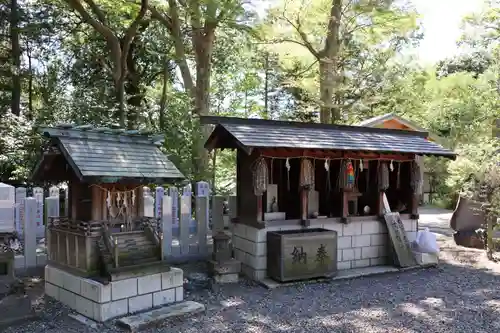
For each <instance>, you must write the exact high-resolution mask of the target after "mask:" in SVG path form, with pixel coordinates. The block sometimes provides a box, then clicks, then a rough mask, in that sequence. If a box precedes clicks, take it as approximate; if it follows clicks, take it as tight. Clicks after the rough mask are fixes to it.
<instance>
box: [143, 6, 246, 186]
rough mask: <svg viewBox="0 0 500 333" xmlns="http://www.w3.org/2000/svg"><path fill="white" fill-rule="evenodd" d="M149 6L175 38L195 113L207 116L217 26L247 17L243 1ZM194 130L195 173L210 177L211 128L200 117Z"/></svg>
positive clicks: (200, 176)
mask: <svg viewBox="0 0 500 333" xmlns="http://www.w3.org/2000/svg"><path fill="white" fill-rule="evenodd" d="M149 8H150V10H151V14H152V17H153V18H154V19H156V20H158V21H159V22H161V23H162V24H163V25H164V26H165V27H166V28H167V29H168V31H169V34H170V37H171V38H172V40H173V43H174V50H175V58H174V60H175V62H176V64H177V66H178V67H179V70H180V72H181V76H182V81H183V84H184V89H185V91H186V93H187V94H188V95H189V96H190V97H191V99H192V104H193V111H192V115H193V116H195V117H197V116H204V115H208V114H209V112H210V78H211V74H212V54H213V49H214V43H215V33H216V29H217V27H218V26H219V25H220V24H222V23H224V24H228V25H231V26H237V25H238V24H239V23H240V22H239V20H242V19H244V18H243V17H242V15H243V14H244V12H245V11H244V9H243V7H242V3H241V2H240V1H238V0H225V1H222V0H221V1H219V0H210V1H200V0H189V1H179V0H168V6H166V7H161V6H159V5H156V6H154V5H151V6H149ZM186 41H190V43H186ZM190 50H192V51H193V54H194V60H195V64H194V68H195V75H194V76H193V73H192V72H191V69H190V66H189V56H190ZM192 130H193V143H192V158H193V174H194V176H195V178H196V179H203V178H206V176H207V170H208V162H209V161H208V154H207V152H206V150H205V149H204V147H203V141H204V140H203V139H204V138H206V137H207V136H208V128H207V127H206V126H200V125H199V124H198V122H197V120H196V119H193V126H192ZM200 134H201V135H200Z"/></svg>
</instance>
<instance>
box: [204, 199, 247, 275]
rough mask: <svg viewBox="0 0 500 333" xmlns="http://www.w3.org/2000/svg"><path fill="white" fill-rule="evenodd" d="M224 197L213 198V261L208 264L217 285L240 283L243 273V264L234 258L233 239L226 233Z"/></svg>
mask: <svg viewBox="0 0 500 333" xmlns="http://www.w3.org/2000/svg"><path fill="white" fill-rule="evenodd" d="M223 202H224V198H223V197H217V196H214V197H213V203H212V219H213V236H212V239H213V252H212V259H211V260H210V261H209V262H208V264H209V272H210V274H211V276H212V278H213V280H214V282H215V283H233V282H238V275H239V273H240V271H241V262H239V261H238V260H236V259H234V258H232V254H231V247H230V240H231V237H230V236H229V235H228V234H226V233H225V231H224V219H223V211H222V207H223Z"/></svg>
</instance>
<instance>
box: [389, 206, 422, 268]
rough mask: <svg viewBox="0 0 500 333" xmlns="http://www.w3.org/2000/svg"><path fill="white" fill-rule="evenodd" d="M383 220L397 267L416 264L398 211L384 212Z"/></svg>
mask: <svg viewBox="0 0 500 333" xmlns="http://www.w3.org/2000/svg"><path fill="white" fill-rule="evenodd" d="M384 220H385V223H386V225H387V230H388V231H389V237H390V238H391V242H392V247H393V250H394V254H395V255H394V257H395V259H397V260H395V261H396V265H398V266H399V267H412V266H416V265H417V261H416V260H415V255H414V254H413V251H412V250H411V246H410V242H409V241H408V237H406V231H405V227H404V225H403V221H401V216H399V213H387V214H384Z"/></svg>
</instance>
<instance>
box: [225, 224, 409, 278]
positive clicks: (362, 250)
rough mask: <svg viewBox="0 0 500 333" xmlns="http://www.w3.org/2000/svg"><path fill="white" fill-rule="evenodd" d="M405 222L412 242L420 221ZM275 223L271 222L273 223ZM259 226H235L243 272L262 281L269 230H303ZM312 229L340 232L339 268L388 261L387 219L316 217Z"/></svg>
mask: <svg viewBox="0 0 500 333" xmlns="http://www.w3.org/2000/svg"><path fill="white" fill-rule="evenodd" d="M402 219H403V224H404V227H405V230H406V234H407V236H408V239H409V241H410V242H411V241H413V240H415V239H416V235H417V220H410V219H404V216H402ZM272 223H273V222H269V224H272ZM283 223H284V222H280V225H279V226H270V227H268V228H266V229H260V230H259V229H256V228H253V227H250V226H247V225H244V224H239V223H236V224H234V228H233V248H234V255H235V258H236V259H237V260H239V261H241V263H242V271H243V273H244V274H245V275H246V276H248V277H249V278H251V279H254V280H262V279H264V278H266V276H267V246H266V233H267V232H268V231H278V230H293V229H300V228H301V227H300V226H298V225H297V223H292V221H290V225H287V224H286V223H285V224H283ZM310 228H325V229H329V230H335V231H337V236H338V242H337V250H338V251H337V260H338V269H339V270H346V269H353V268H362V267H368V266H380V265H385V264H388V258H387V255H388V250H389V248H388V247H389V244H390V243H389V236H388V234H387V227H386V225H385V222H381V221H379V220H376V219H375V217H374V219H373V220H369V219H367V220H363V221H352V222H350V223H349V224H342V223H340V222H339V219H335V218H333V219H318V220H315V221H314V220H312V221H311V226H310Z"/></svg>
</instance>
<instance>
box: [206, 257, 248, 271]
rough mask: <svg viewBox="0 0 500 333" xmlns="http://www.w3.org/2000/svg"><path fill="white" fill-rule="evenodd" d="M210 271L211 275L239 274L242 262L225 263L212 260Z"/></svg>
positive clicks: (209, 264) (209, 266) (228, 261)
mask: <svg viewBox="0 0 500 333" xmlns="http://www.w3.org/2000/svg"><path fill="white" fill-rule="evenodd" d="M208 271H209V272H210V273H211V274H231V273H233V274H239V273H240V272H241V262H240V261H238V260H235V259H230V260H225V261H215V260H210V261H209V262H208Z"/></svg>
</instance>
